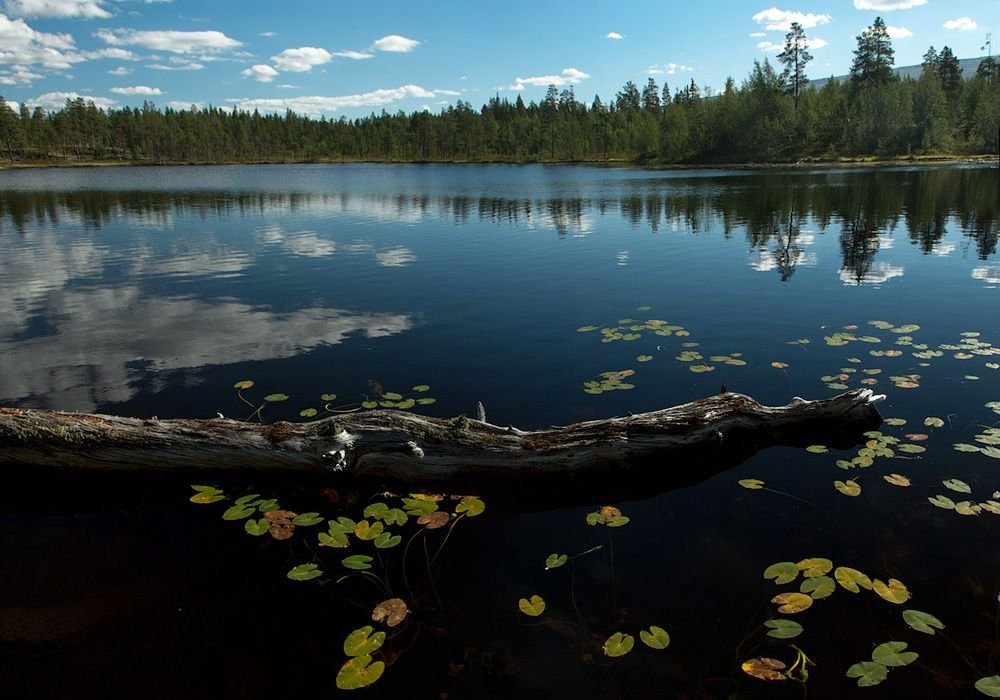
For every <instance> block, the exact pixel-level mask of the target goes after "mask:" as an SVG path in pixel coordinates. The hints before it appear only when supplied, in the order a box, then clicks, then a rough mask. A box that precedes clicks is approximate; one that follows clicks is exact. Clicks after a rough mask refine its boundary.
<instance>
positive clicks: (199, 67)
mask: <svg viewBox="0 0 1000 700" xmlns="http://www.w3.org/2000/svg"><path fill="white" fill-rule="evenodd" d="M204 67H205V66H203V65H202V64H200V63H196V62H191V63H183V64H181V65H179V66H165V65H163V64H162V63H149V64H147V65H146V68H152V69H153V70H202V69H203V68H204Z"/></svg>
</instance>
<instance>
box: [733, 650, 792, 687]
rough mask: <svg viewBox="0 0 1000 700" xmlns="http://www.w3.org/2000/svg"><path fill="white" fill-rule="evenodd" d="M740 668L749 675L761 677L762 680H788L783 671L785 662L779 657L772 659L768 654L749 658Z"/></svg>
mask: <svg viewBox="0 0 1000 700" xmlns="http://www.w3.org/2000/svg"><path fill="white" fill-rule="evenodd" d="M740 668H741V669H743V673H745V674H747V675H748V676H753V677H754V678H759V679H760V680H762V681H783V680H787V676H785V674H784V673H782V672H781V671H782V670H784V668H785V662H784V661H781V660H779V659H771V658H768V657H766V656H764V657H760V658H756V659H747V660H746V661H744V662H743V663H742V664H740Z"/></svg>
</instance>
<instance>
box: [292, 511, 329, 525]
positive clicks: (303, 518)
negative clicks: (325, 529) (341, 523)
mask: <svg viewBox="0 0 1000 700" xmlns="http://www.w3.org/2000/svg"><path fill="white" fill-rule="evenodd" d="M323 520H324V518H323V516H321V515H320V514H319V513H302V514H300V515H297V516H296V517H295V519H294V520H292V524H293V525H300V526H302V527H310V526H312V525H319V524H320V523H321V522H323Z"/></svg>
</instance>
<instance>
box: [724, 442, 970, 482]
mask: <svg viewBox="0 0 1000 700" xmlns="http://www.w3.org/2000/svg"><path fill="white" fill-rule="evenodd" d="M976 451H977V452H978V451H979V448H978V447H977V448H976ZM736 483H738V484H739V485H740V486H742V487H743V488H745V489H750V490H751V491H754V490H756V489H762V488H764V482H763V481H761V480H760V479H740V480H739V481H737V482H736Z"/></svg>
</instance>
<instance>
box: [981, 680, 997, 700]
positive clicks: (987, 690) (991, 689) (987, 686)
mask: <svg viewBox="0 0 1000 700" xmlns="http://www.w3.org/2000/svg"><path fill="white" fill-rule="evenodd" d="M976 690H978V691H979V692H980V693H982V694H983V695H986V696H987V697H991V698H1000V676H986V677H985V678H980V679H979V680H978V681H976Z"/></svg>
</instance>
